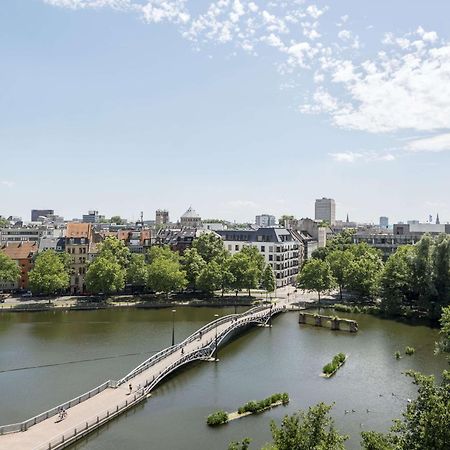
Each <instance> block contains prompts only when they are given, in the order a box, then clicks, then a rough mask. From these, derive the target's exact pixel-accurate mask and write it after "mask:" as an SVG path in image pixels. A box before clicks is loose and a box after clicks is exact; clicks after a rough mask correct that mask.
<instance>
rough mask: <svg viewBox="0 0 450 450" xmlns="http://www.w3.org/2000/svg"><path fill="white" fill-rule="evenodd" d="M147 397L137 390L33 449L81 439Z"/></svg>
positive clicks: (38, 449)
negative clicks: (113, 405)
mask: <svg viewBox="0 0 450 450" xmlns="http://www.w3.org/2000/svg"><path fill="white" fill-rule="evenodd" d="M145 397H146V395H145V392H144V390H143V389H141V390H140V391H139V392H136V393H135V394H134V396H133V397H132V398H130V399H127V400H125V402H123V403H120V404H119V405H116V406H115V407H113V408H109V409H106V410H104V411H102V412H101V413H98V414H96V415H95V416H91V417H89V418H88V419H86V420H83V421H82V422H80V423H79V424H77V425H76V426H74V427H72V428H71V429H69V430H66V431H64V432H63V433H60V434H58V435H56V436H54V437H52V438H51V439H50V440H46V441H45V443H41V444H38V445H37V446H36V447H34V448H33V449H32V450H49V449H50V450H51V449H54V448H57V447H59V446H61V445H62V444H66V445H69V443H70V442H74V441H76V440H77V439H79V437H80V435H83V434H86V433H89V432H90V431H91V430H93V429H95V428H97V427H99V426H100V425H102V424H103V423H105V422H107V421H108V420H110V419H112V418H113V417H115V416H118V415H119V414H121V413H122V412H123V411H124V410H125V409H128V408H131V407H132V406H133V405H135V404H137V403H139V402H140V401H142V400H143V399H144V398H145Z"/></svg>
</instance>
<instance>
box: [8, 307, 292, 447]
mask: <svg viewBox="0 0 450 450" xmlns="http://www.w3.org/2000/svg"><path fill="white" fill-rule="evenodd" d="M285 308H286V307H285V306H282V305H280V304H274V305H270V306H257V307H255V308H252V309H250V310H248V311H246V312H245V313H243V314H231V315H228V316H224V317H221V318H219V319H217V320H215V321H213V322H210V323H208V324H207V325H205V326H204V327H202V328H200V329H199V330H197V331H196V332H195V333H193V334H191V335H190V336H189V337H188V338H187V339H185V340H184V341H183V342H180V343H179V344H176V345H174V346H171V347H168V348H166V349H165V350H162V351H160V352H159V353H156V354H155V355H153V356H151V357H150V358H148V359H147V360H146V361H144V362H143V363H141V364H139V366H137V367H136V368H135V369H133V370H132V371H131V372H130V373H129V374H128V375H126V376H125V377H123V378H122V379H121V380H119V381H112V380H108V381H106V382H105V383H103V384H102V385H100V386H98V387H96V388H94V389H92V390H91V391H89V392H87V393H85V394H83V395H80V396H79V397H76V398H74V399H72V400H70V401H68V402H65V403H62V404H61V405H58V406H56V407H54V408H52V409H50V410H48V411H45V412H43V413H41V414H39V415H37V416H35V417H32V418H31V419H28V420H25V421H24V422H20V423H16V424H12V425H4V426H0V448H2V449H3V448H4V449H8V450H26V449H27V450H28V449H29V450H44V449H45V450H51V449H62V448H65V447H67V446H68V445H70V444H73V443H74V442H75V441H77V440H78V439H81V438H82V437H83V436H85V435H87V434H88V433H90V432H91V431H93V430H95V429H96V428H98V427H100V426H102V425H103V424H105V423H106V422H108V421H110V420H112V419H113V418H114V417H116V416H118V415H119V414H121V413H123V412H124V411H126V410H128V409H129V408H132V407H134V406H135V405H136V404H138V403H140V402H141V401H143V400H145V399H146V398H147V397H148V396H149V394H150V392H151V391H152V390H153V389H154V388H155V387H156V386H157V385H158V384H159V383H160V382H161V381H162V380H164V378H166V377H167V376H168V375H170V374H171V373H172V372H174V371H175V370H177V369H178V368H180V367H182V366H184V365H186V364H189V363H190V362H193V361H197V360H214V359H213V357H214V356H215V355H216V354H217V353H216V352H217V349H218V347H219V346H220V345H221V344H223V343H224V342H225V341H226V340H228V339H229V338H230V337H231V336H232V335H233V334H235V333H237V332H239V330H242V329H244V328H246V327H249V326H252V325H267V324H268V323H269V322H270V321H271V318H272V316H274V315H276V314H278V313H280V312H282V311H285ZM130 385H131V390H130ZM61 408H64V409H65V410H66V411H67V413H68V414H67V417H66V418H65V419H63V420H60V419H59V416H58V412H59V411H60V409H61Z"/></svg>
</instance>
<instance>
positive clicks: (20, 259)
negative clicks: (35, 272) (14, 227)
mask: <svg viewBox="0 0 450 450" xmlns="http://www.w3.org/2000/svg"><path fill="white" fill-rule="evenodd" d="M38 250H39V245H38V243H37V242H27V241H25V242H18V243H15V242H14V243H7V244H3V245H2V246H1V247H0V251H1V252H2V253H4V254H5V255H7V256H9V257H10V258H11V259H12V260H13V261H15V262H16V263H17V265H18V266H19V267H20V278H19V279H18V280H17V282H15V283H2V282H1V281H0V284H1V285H2V289H5V290H15V289H28V273H29V272H30V270H31V269H32V268H33V258H34V256H35V255H36V253H37V252H38Z"/></svg>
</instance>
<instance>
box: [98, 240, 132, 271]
mask: <svg viewBox="0 0 450 450" xmlns="http://www.w3.org/2000/svg"><path fill="white" fill-rule="evenodd" d="M98 256H100V257H103V258H109V259H111V260H114V261H116V262H117V263H118V264H119V265H120V267H121V268H122V269H126V267H127V266H128V263H129V260H130V250H129V249H128V248H127V247H126V246H125V244H124V242H123V241H120V240H119V239H117V238H115V237H111V236H108V237H107V238H105V240H104V241H103V242H102V243H101V244H99V248H98Z"/></svg>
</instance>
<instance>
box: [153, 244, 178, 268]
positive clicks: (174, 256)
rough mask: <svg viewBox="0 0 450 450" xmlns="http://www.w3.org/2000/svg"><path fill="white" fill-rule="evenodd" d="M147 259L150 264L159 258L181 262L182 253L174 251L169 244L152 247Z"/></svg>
mask: <svg viewBox="0 0 450 450" xmlns="http://www.w3.org/2000/svg"><path fill="white" fill-rule="evenodd" d="M147 259H148V262H149V263H150V264H151V263H152V262H153V261H156V260H158V259H167V260H169V261H173V262H176V263H179V262H180V255H179V254H178V253H176V252H174V251H172V250H171V249H170V248H169V246H167V245H163V246H155V247H152V248H151V249H150V250H149V251H148V253H147Z"/></svg>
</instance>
